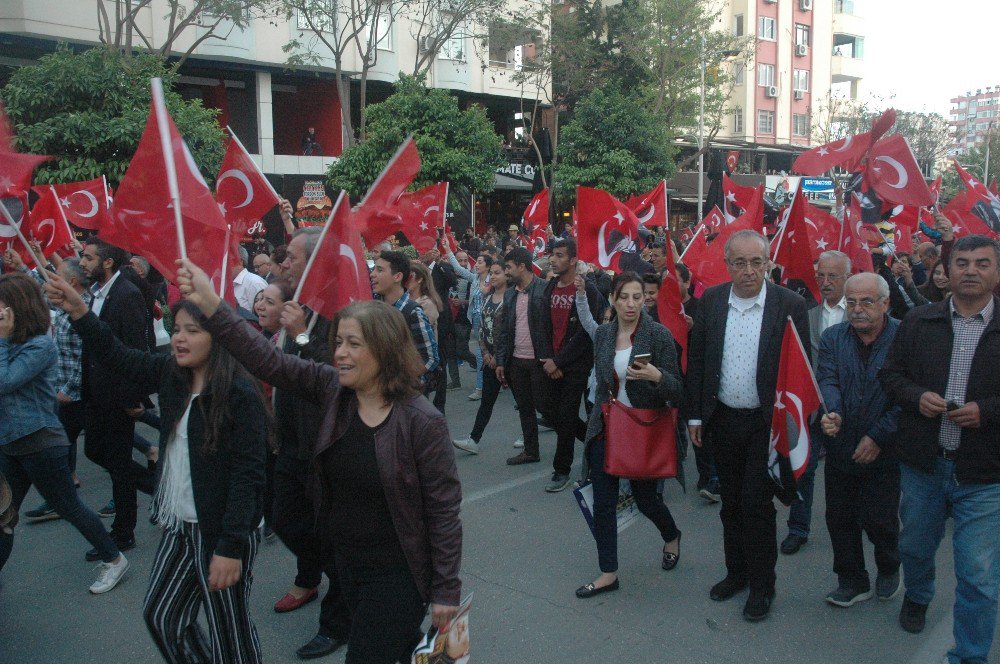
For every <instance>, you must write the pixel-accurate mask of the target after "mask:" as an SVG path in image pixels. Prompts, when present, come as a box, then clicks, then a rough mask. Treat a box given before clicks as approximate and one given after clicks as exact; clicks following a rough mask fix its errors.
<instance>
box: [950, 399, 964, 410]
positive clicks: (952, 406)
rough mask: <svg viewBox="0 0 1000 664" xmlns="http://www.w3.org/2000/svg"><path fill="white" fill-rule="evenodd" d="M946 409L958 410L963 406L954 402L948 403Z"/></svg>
mask: <svg viewBox="0 0 1000 664" xmlns="http://www.w3.org/2000/svg"><path fill="white" fill-rule="evenodd" d="M946 407H947V408H948V410H958V409H959V408H961V406H960V405H958V404H957V403H955V402H954V401H948V403H947V406H946Z"/></svg>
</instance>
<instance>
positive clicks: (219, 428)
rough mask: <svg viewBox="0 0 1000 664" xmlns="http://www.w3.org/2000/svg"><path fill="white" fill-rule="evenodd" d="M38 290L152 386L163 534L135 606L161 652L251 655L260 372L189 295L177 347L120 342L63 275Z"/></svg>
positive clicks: (121, 371)
mask: <svg viewBox="0 0 1000 664" xmlns="http://www.w3.org/2000/svg"><path fill="white" fill-rule="evenodd" d="M46 292H47V294H48V296H49V301H50V302H51V303H52V304H53V305H54V306H59V307H61V308H62V309H64V310H65V311H66V312H67V313H68V314H69V316H70V318H71V319H72V321H73V328H74V329H75V330H76V331H77V333H79V335H80V337H81V338H82V339H83V342H84V344H85V345H86V346H87V347H88V348H89V349H91V352H92V353H93V354H94V356H95V357H96V359H97V360H98V361H100V362H103V363H104V364H105V365H106V366H108V367H109V368H110V369H111V370H112V371H114V372H116V373H117V374H118V375H119V376H121V378H122V380H126V381H130V382H132V383H134V384H135V385H137V386H139V387H141V389H142V391H143V392H144V393H147V394H152V393H154V392H158V393H159V400H160V411H161V413H162V422H163V426H162V428H161V430H160V450H161V453H160V457H161V463H159V464H158V465H157V471H158V474H159V475H160V477H159V478H158V485H157V489H156V493H155V495H154V497H153V517H154V519H155V520H156V521H157V522H158V523H159V524H160V525H161V526H162V527H163V539H162V540H161V542H160V547H159V549H158V550H157V552H156V558H155V559H154V561H153V568H152V574H151V578H150V582H149V591H148V592H147V594H146V601H145V606H144V609H143V617H144V618H145V621H146V625H147V627H148V628H149V631H150V633H151V634H152V636H153V640H154V641H155V642H156V645H157V647H158V648H159V649H160V653H161V654H162V655H163V657H164V658H165V659H166V660H167V661H168V662H188V661H206V662H207V661H211V662H216V663H221V662H241V663H242V662H259V661H260V660H261V652H260V643H259V642H258V640H257V630H256V628H255V627H254V624H253V621H252V620H251V619H250V612H249V600H250V579H251V575H252V569H253V561H254V556H255V555H256V553H257V544H258V533H257V526H258V524H260V521H261V515H262V513H263V505H262V493H263V489H264V465H265V455H266V454H267V431H268V421H267V416H266V412H267V411H266V409H265V407H264V403H263V400H262V397H261V391H260V386H259V384H257V383H256V382H255V381H254V380H253V379H252V378H250V377H249V376H248V375H247V374H246V372H245V371H244V370H243V369H242V368H241V367H240V366H239V365H238V364H237V363H236V361H235V360H234V359H233V358H232V356H231V355H229V353H227V352H226V351H225V350H224V349H223V348H222V347H221V346H219V345H217V344H214V343H213V342H212V337H211V335H210V334H209V333H208V332H206V331H205V330H204V329H203V328H202V322H203V320H204V319H203V317H202V316H201V314H200V313H199V311H198V309H197V308H196V307H194V306H193V305H192V304H190V303H189V302H186V301H182V302H179V303H177V304H175V305H174V306H173V307H172V312H173V314H174V316H173V320H174V329H173V335H172V336H171V340H170V345H171V348H172V350H173V355H172V356H166V355H157V354H152V353H146V352H143V351H137V350H133V349H130V348H127V347H125V346H124V345H123V344H122V343H121V342H119V341H118V340H117V338H115V336H114V335H113V334H112V333H111V330H110V329H109V328H108V327H107V326H106V325H105V324H104V323H103V322H101V321H100V320H99V319H98V318H97V316H95V315H93V314H92V313H90V312H89V310H88V309H87V305H86V304H84V302H83V300H82V299H81V298H80V296H79V295H78V294H77V293H76V291H75V290H73V289H72V287H71V286H70V285H69V284H67V283H66V282H65V281H63V280H62V279H60V278H58V277H53V278H52V280H51V282H50V283H49V284H48V285H47V286H46ZM199 609H203V610H204V611H205V615H206V618H207V622H208V628H209V638H208V639H206V638H205V636H204V634H202V632H201V628H200V627H199V626H198V623H197V620H196V619H197V616H198V613H199Z"/></svg>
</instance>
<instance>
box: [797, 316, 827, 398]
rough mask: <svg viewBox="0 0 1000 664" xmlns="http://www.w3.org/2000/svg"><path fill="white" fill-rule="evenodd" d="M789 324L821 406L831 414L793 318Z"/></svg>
mask: <svg viewBox="0 0 1000 664" xmlns="http://www.w3.org/2000/svg"><path fill="white" fill-rule="evenodd" d="M788 322H789V323H791V324H792V333H793V334H795V343H797V344H798V345H799V350H800V351H802V357H804V358H806V367H807V368H808V369H809V379H810V380H811V381H812V383H813V387H814V388H816V394H817V395H818V396H819V405H820V406H822V407H823V412H826V413H829V412H830V411H828V410H827V409H826V401H824V400H823V392H822V391H821V390H820V389H819V382H818V381H817V380H816V373H815V372H814V371H813V368H812V362H809V361H808V360H809V356H808V355H807V354H806V347H805V346H803V345H802V337H800V336H799V330H798V328H796V327H795V321H794V320H792V317H791V316H788Z"/></svg>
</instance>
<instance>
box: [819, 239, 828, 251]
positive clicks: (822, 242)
mask: <svg viewBox="0 0 1000 664" xmlns="http://www.w3.org/2000/svg"><path fill="white" fill-rule="evenodd" d="M826 245H827V242H826V240H824V239H823V238H820V239H818V240H816V248H817V249H822V250H823V251H826Z"/></svg>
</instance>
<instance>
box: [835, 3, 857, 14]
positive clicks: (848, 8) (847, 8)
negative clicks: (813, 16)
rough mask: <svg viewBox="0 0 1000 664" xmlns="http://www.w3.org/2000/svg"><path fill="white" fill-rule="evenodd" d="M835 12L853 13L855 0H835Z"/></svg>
mask: <svg viewBox="0 0 1000 664" xmlns="http://www.w3.org/2000/svg"><path fill="white" fill-rule="evenodd" d="M834 12H836V13H837V14H853V13H854V0H836V1H835V2H834Z"/></svg>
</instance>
